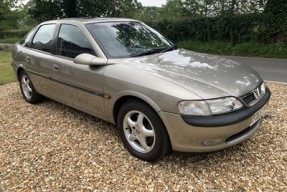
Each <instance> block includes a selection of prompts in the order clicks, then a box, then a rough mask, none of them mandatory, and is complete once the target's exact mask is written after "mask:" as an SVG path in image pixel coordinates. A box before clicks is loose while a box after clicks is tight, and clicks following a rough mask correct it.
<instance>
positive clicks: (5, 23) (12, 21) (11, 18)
mask: <svg viewBox="0 0 287 192" xmlns="http://www.w3.org/2000/svg"><path fill="white" fill-rule="evenodd" d="M18 16H19V15H18V14H17V11H16V10H15V11H12V10H11V8H10V2H9V1H5V0H0V31H3V30H7V29H13V28H17V19H18Z"/></svg>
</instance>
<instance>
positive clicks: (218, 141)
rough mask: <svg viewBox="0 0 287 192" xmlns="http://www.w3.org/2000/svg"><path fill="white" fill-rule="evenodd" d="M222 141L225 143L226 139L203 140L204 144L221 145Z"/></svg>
mask: <svg viewBox="0 0 287 192" xmlns="http://www.w3.org/2000/svg"><path fill="white" fill-rule="evenodd" d="M221 143H224V139H220V138H219V139H209V140H205V141H203V145H205V146H212V145H219V144H221Z"/></svg>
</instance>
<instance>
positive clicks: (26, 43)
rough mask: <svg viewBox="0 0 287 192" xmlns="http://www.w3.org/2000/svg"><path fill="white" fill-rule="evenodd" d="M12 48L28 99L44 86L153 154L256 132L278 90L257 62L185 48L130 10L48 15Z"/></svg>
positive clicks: (215, 144) (131, 147) (205, 148)
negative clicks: (112, 14)
mask: <svg viewBox="0 0 287 192" xmlns="http://www.w3.org/2000/svg"><path fill="white" fill-rule="evenodd" d="M12 55H13V62H12V66H13V68H14V71H15V74H16V75H17V77H18V80H19V84H20V89H21V92H22V94H23V97H24V99H25V100H26V101H27V102H29V103H32V104H35V103H38V102H40V101H42V100H43V96H45V97H48V98H51V99H53V100H56V101H58V102H61V103H64V104H66V105H69V106H71V107H74V108H76V109H78V110H81V111H84V112H86V113H88V114H91V115H93V116H96V117H98V118H101V119H103V120H105V121H108V122H111V123H113V124H115V125H117V127H118V129H119V133H120V136H121V139H122V141H123V144H124V146H125V147H126V149H127V150H128V151H129V152H130V153H131V154H132V155H134V156H136V157H137V158H140V159H142V160H145V161H155V160H158V159H159V158H161V157H163V156H165V155H167V154H168V153H170V152H171V151H179V152H209V151H216V150H221V149H224V148H227V147H230V146H233V145H235V144H238V143H240V142H242V141H244V140H246V139H248V138H249V137H250V136H251V135H252V134H253V133H254V132H255V131H257V130H258V129H259V127H260V126H261V122H262V115H263V113H264V109H265V106H267V105H266V104H267V103H268V100H269V98H270V95H271V94H270V91H269V89H268V88H266V87H265V85H264V82H263V80H262V79H261V77H260V76H259V74H258V73H257V72H256V71H254V70H253V69H251V68H249V67H247V66H245V65H242V64H240V63H237V62H234V61H231V60H228V59H225V58H221V57H217V56H211V55H207V54H201V53H195V52H192V51H188V50H184V49H179V48H177V47H176V46H175V45H174V44H173V43H172V42H170V41H169V40H168V39H166V38H165V37H163V36H162V35H161V34H159V33H158V32H157V31H155V30H154V29H152V28H150V27H149V26H147V25H146V24H144V23H142V22H140V21H136V20H131V19H116V18H97V19H64V20H54V21H48V22H44V23H41V24H40V25H38V26H37V27H35V28H34V29H33V30H31V32H29V33H28V34H27V35H26V36H25V37H24V38H23V39H22V40H21V41H20V42H18V43H16V44H15V45H14V48H13V54H12Z"/></svg>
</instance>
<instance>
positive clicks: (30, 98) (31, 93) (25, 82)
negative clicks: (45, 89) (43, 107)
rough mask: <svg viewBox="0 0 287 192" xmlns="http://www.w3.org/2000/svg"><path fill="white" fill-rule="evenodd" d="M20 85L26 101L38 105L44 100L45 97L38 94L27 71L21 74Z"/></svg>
mask: <svg viewBox="0 0 287 192" xmlns="http://www.w3.org/2000/svg"><path fill="white" fill-rule="evenodd" d="M19 83H20V89H21V92H22V95H23V97H24V99H25V101H27V102H29V103H32V104H36V103H39V102H41V101H42V100H43V96H42V95H40V94H39V93H37V91H36V90H35V88H34V86H33V84H32V82H31V79H30V78H29V76H28V74H27V73H26V72H25V71H21V72H20V75H19Z"/></svg>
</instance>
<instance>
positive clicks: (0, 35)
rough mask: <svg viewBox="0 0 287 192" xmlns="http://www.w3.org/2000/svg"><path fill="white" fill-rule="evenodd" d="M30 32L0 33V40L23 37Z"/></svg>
mask: <svg viewBox="0 0 287 192" xmlns="http://www.w3.org/2000/svg"><path fill="white" fill-rule="evenodd" d="M29 31H30V30H17V31H16V30H13V31H0V39H6V38H11V37H24V36H25V35H26V34H27V33H28V32H29Z"/></svg>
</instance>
